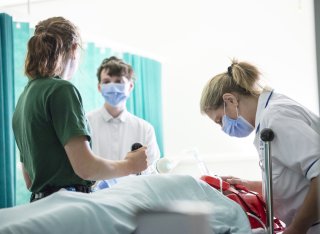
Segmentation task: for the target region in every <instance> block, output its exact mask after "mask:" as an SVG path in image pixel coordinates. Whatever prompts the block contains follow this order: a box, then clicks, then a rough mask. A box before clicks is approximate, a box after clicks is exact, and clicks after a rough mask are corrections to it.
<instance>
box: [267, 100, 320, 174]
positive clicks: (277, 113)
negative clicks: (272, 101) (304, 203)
mask: <svg viewBox="0 0 320 234" xmlns="http://www.w3.org/2000/svg"><path fill="white" fill-rule="evenodd" d="M262 127H268V128H271V129H272V130H273V132H274V134H275V137H274V140H273V141H272V142H271V155H272V159H273V160H276V161H278V162H280V163H281V164H283V165H284V166H285V167H287V168H289V169H291V170H293V171H295V172H297V173H299V174H302V175H303V176H305V177H306V178H308V179H312V178H313V177H316V176H318V175H319V174H320V170H319V169H320V167H319V165H320V164H319V163H320V162H319V157H320V143H319V142H320V136H319V134H318V133H317V132H316V131H315V130H314V129H313V128H312V127H311V126H310V124H309V123H308V121H307V119H306V118H305V116H303V114H302V113H301V112H299V111H297V110H295V109H290V108H286V107H281V106H280V107H279V106H278V107H277V108H272V109H270V110H269V111H268V114H267V115H265V116H264V120H263V124H262Z"/></svg>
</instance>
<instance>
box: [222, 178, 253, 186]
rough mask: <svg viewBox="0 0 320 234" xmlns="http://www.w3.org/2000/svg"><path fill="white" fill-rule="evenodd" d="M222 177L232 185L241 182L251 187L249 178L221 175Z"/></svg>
mask: <svg viewBox="0 0 320 234" xmlns="http://www.w3.org/2000/svg"><path fill="white" fill-rule="evenodd" d="M221 178H222V180H223V181H226V182H228V183H229V184H231V185H235V184H240V185H243V186H245V187H247V188H248V189H250V188H249V181H248V180H244V179H240V178H238V177H234V176H221Z"/></svg>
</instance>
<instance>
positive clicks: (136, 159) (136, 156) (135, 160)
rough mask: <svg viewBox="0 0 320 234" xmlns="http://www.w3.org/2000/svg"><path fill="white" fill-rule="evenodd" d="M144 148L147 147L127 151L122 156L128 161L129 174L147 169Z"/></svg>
mask: <svg viewBox="0 0 320 234" xmlns="http://www.w3.org/2000/svg"><path fill="white" fill-rule="evenodd" d="M146 149H147V147H145V146H143V147H141V148H139V149H137V150H134V151H131V152H129V153H128V154H127V156H126V157H125V158H124V160H125V161H126V162H127V163H128V169H129V171H130V172H131V173H130V174H137V173H139V172H141V171H144V170H145V169H147V167H148V163H147V155H146Z"/></svg>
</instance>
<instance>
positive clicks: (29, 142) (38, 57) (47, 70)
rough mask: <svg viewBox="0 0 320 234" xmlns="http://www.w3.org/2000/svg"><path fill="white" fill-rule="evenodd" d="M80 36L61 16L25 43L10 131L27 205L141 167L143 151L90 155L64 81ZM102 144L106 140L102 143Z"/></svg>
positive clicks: (78, 104)
mask: <svg viewBox="0 0 320 234" xmlns="http://www.w3.org/2000/svg"><path fill="white" fill-rule="evenodd" d="M79 51H80V35H79V33H78V29H77V27H76V26H75V25H74V24H73V23H72V22H70V21H68V20H66V19H65V18H63V17H52V18H49V19H46V20H43V21H41V22H39V24H38V25H37V26H36V28H35V32H34V35H33V36H32V37H31V38H30V40H29V42H28V51H27V56H26V61H25V74H26V75H27V77H28V78H29V81H28V83H27V85H26V87H25V88H24V90H23V92H22V94H21V96H20V97H19V100H18V103H17V106H16V109H15V112H14V115H13V120H12V127H13V131H14V136H15V139H16V142H17V146H18V148H19V151H20V161H21V164H22V170H23V174H24V178H25V182H26V186H27V188H28V189H29V190H30V191H31V192H32V195H31V199H30V201H34V200H38V199H41V198H43V197H45V196H48V195H50V194H52V193H53V192H56V191H58V190H60V189H61V188H65V189H67V190H72V191H80V192H90V186H91V185H92V184H93V183H94V181H95V180H102V179H110V178H114V177H121V176H125V175H129V174H136V173H139V172H141V171H143V170H145V169H146V168H147V158H146V153H145V151H146V147H142V148H140V149H138V150H135V151H133V152H129V153H128V154H127V155H126V157H125V158H124V159H123V160H119V161H112V160H106V159H104V158H103V157H99V156H97V155H95V154H94V153H93V152H92V151H91V148H90V141H91V137H90V131H89V128H88V123H87V120H86V117H85V113H84V110H83V105H82V99H81V95H80V93H79V91H78V90H77V88H76V87H75V86H74V85H73V84H72V83H71V82H69V81H68V80H69V79H71V77H72V75H73V74H74V72H75V71H76V69H77V66H78V61H79ZM106 144H108V142H106Z"/></svg>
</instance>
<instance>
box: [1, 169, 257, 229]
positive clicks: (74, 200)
mask: <svg viewBox="0 0 320 234" xmlns="http://www.w3.org/2000/svg"><path fill="white" fill-rule="evenodd" d="M174 201H189V202H198V201H204V202H210V203H211V204H212V206H213V207H214V209H213V212H212V215H210V218H209V222H210V227H212V233H242V234H243V233H245V234H248V233H251V229H250V224H249V222H248V219H247V216H246V214H245V213H244V212H243V210H242V209H241V207H240V206H239V205H238V204H237V203H235V202H233V201H231V200H230V199H228V198H226V197H225V196H223V195H222V194H221V193H220V192H219V191H217V190H215V189H213V188H212V187H210V186H209V185H208V184H206V183H205V182H203V181H201V180H197V179H195V178H193V177H191V176H188V175H150V176H137V177H128V178H127V179H126V180H123V181H122V182H121V183H119V184H116V185H115V186H113V187H112V188H109V189H104V190H100V191H97V192H94V193H91V194H84V193H77V192H69V191H59V192H56V193H54V194H52V195H51V196H48V197H46V198H44V199H41V200H39V201H36V202H33V203H30V204H26V205H21V206H17V207H13V208H6V209H1V210H0V217H1V218H0V233H2V234H7V233H8V234H9V233H14V234H19V233H21V234H22V233H23V234H29V233H30V234H31V233H32V234H36V233H39V234H40V233H41V234H44V233H45V234H51V233H59V234H62V233H67V234H79V233H108V234H129V233H132V232H133V231H134V230H135V229H136V227H137V223H136V222H137V221H136V212H137V211H138V210H140V209H152V207H154V206H159V205H166V204H168V203H172V202H174Z"/></svg>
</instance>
